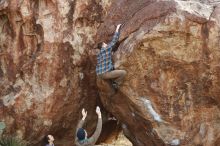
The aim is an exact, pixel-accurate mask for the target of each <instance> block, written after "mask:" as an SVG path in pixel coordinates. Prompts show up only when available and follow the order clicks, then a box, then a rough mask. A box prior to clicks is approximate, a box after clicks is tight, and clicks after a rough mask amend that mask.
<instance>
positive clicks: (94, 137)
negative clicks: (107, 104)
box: [89, 107, 102, 145]
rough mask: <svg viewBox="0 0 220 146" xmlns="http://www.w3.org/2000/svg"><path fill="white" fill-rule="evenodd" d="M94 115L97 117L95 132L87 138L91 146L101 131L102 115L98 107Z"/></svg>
mask: <svg viewBox="0 0 220 146" xmlns="http://www.w3.org/2000/svg"><path fill="white" fill-rule="evenodd" d="M96 113H97V115H98V123H97V126H96V130H95V132H94V134H93V135H92V136H91V137H90V138H89V143H90V144H93V145H94V144H95V143H96V141H97V140H98V138H99V136H100V134H101V131H102V114H101V111H100V108H99V107H97V108H96Z"/></svg>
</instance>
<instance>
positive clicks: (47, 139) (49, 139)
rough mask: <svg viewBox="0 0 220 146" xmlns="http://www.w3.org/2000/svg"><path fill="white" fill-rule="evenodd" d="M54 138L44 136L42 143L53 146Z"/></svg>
mask: <svg viewBox="0 0 220 146" xmlns="http://www.w3.org/2000/svg"><path fill="white" fill-rule="evenodd" d="M53 141H54V137H53V136H52V135H46V136H45V137H44V142H45V143H46V146H54V143H53Z"/></svg>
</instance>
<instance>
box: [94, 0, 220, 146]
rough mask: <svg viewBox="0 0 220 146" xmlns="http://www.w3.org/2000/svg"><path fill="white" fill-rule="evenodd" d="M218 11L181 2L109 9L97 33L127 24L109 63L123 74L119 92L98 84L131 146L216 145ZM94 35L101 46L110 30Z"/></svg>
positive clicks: (207, 4)
mask: <svg viewBox="0 0 220 146" xmlns="http://www.w3.org/2000/svg"><path fill="white" fill-rule="evenodd" d="M219 6H220V5H219V2H217V1H203V2H201V1H179V0H175V1H144V0H140V1H126V0H120V1H117V2H113V4H112V5H111V7H110V9H109V14H108V15H107V16H106V17H105V19H104V24H102V26H101V27H100V28H101V29H104V28H111V27H110V26H112V25H116V24H117V23H124V27H123V28H122V30H121V37H120V43H119V48H118V51H117V52H116V53H115V54H114V62H115V67H116V68H119V69H125V70H126V71H127V72H128V74H127V76H126V78H125V81H124V83H123V85H122V86H121V87H120V89H119V91H117V92H115V91H114V90H113V89H111V88H110V87H109V86H108V83H107V82H106V83H105V82H104V81H100V80H98V81H97V84H98V87H99V91H100V93H101V94H100V97H101V99H102V102H103V104H104V106H105V107H106V109H107V110H108V111H111V112H112V113H113V115H114V116H116V118H117V119H119V120H120V121H121V123H122V125H123V126H122V127H124V129H123V130H124V133H125V135H126V136H127V137H128V138H129V139H130V140H131V141H132V143H133V144H134V145H135V146H146V145H151V146H156V145H182V146H197V145H204V146H214V145H220V143H219V139H220V135H219V132H220V124H219V118H220V110H219V103H220V96H219V95H220V94H219V87H220V82H219V81H220V78H219V77H220V76H219V71H220V68H219V61H220V50H219V47H220V45H219V41H220V40H219V35H220V23H219V20H220V19H219V17H220V13H219ZM119 8H121V9H119ZM98 32H99V34H98V36H99V37H98V40H103V41H108V40H109V39H110V36H111V35H110V34H112V32H113V28H112V29H109V30H106V31H98ZM103 36H106V37H105V38H103ZM109 93H112V94H109Z"/></svg>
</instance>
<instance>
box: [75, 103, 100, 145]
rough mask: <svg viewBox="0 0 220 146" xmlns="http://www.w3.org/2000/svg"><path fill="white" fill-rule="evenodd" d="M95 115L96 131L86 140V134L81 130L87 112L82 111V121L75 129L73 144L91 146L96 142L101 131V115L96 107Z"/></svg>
mask: <svg viewBox="0 0 220 146" xmlns="http://www.w3.org/2000/svg"><path fill="white" fill-rule="evenodd" d="M96 113H97V115H98V123H97V126H96V130H95V132H94V133H93V135H92V136H91V137H90V138H87V132H86V130H85V129H83V128H82V126H83V124H84V122H85V119H86V116H87V111H85V109H83V110H82V116H83V117H82V120H81V121H80V122H79V123H78V125H77V128H76V138H75V144H76V145H77V146H93V145H95V143H96V141H97V140H98V138H99V135H100V133H101V130H102V114H101V111H100V108H99V107H98V106H97V107H96Z"/></svg>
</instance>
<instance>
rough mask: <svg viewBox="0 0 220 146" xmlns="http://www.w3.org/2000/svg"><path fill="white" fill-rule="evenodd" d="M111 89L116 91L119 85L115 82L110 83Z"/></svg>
mask: <svg viewBox="0 0 220 146" xmlns="http://www.w3.org/2000/svg"><path fill="white" fill-rule="evenodd" d="M112 87H113V88H114V89H115V90H116V91H117V89H118V88H119V85H118V83H116V82H115V81H112Z"/></svg>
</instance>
